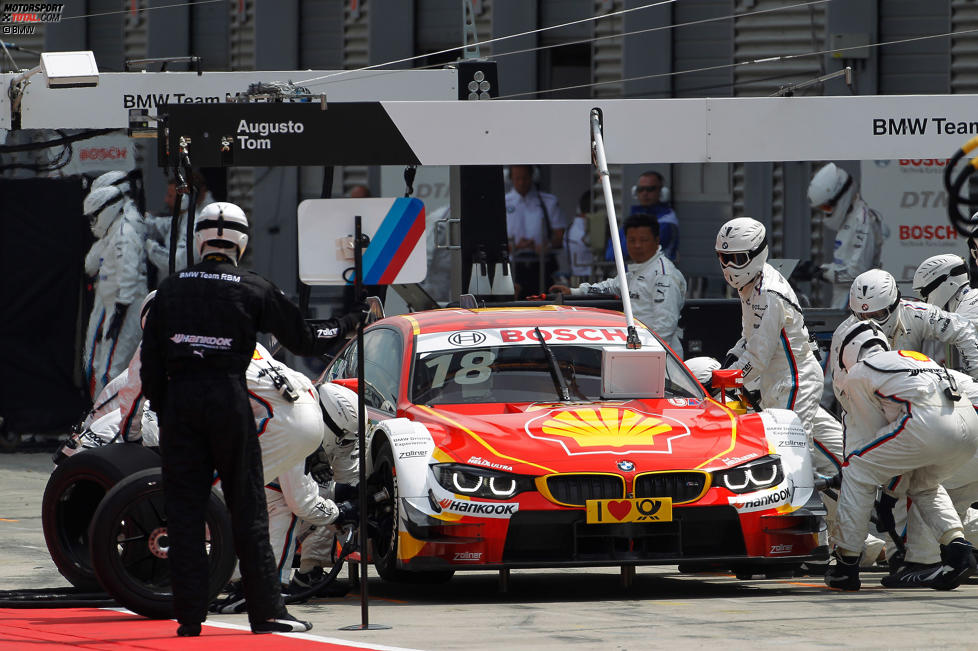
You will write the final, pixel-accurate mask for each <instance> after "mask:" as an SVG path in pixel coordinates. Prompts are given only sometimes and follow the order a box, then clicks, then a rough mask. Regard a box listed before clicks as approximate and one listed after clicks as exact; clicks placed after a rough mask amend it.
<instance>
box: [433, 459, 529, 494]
mask: <svg viewBox="0 0 978 651" xmlns="http://www.w3.org/2000/svg"><path fill="white" fill-rule="evenodd" d="M431 470H432V472H434V474H435V479H436V480H437V481H438V483H439V484H440V485H441V487H442V488H444V489H446V490H449V491H451V492H453V493H457V494H459V495H472V496H474V497H481V498H486V499H491V500H507V499H509V498H511V497H513V496H514V495H516V494H518V493H522V492H524V491H528V490H534V485H533V478H532V477H529V476H527V475H516V474H513V473H511V472H502V471H499V470H490V469H488V468H479V467H476V466H467V465H465V464H461V463H436V464H434V465H433V466H431Z"/></svg>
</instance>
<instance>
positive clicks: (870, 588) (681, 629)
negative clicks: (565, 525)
mask: <svg viewBox="0 0 978 651" xmlns="http://www.w3.org/2000/svg"><path fill="white" fill-rule="evenodd" d="M52 469H53V464H52V463H51V461H50V454H47V453H36V454H23V453H20V454H0V589H3V590H13V589H37V588H53V587H67V586H68V585H69V584H68V583H67V581H65V580H64V578H63V577H62V576H61V575H60V574H59V573H58V570H57V568H56V567H55V566H54V563H53V562H52V561H51V560H50V557H49V555H48V552H47V548H46V546H45V543H44V536H43V533H42V530H41V498H42V495H43V492H44V486H45V484H46V482H47V478H48V475H49V474H50V473H51V470H52ZM342 576H343V577H346V573H345V572H344V573H343V575H342ZM881 576H882V574H879V573H864V574H863V577H862V578H863V585H864V589H863V590H862V591H860V592H857V593H837V592H833V591H829V590H828V589H826V588H825V587H824V586H823V585H822V584H821V581H820V579H818V578H813V577H804V578H795V579H770V580H751V581H738V580H736V579H735V578H734V577H732V576H727V575H718V574H712V575H696V576H687V575H679V574H676V572H675V567H661V568H658V567H653V568H639V569H638V573H637V576H636V578H635V582H634V584H633V585H632V587H631V589H628V590H625V589H623V588H622V587H621V583H620V577H619V574H618V571H617V570H614V569H587V570H534V571H519V572H513V573H512V574H511V579H510V589H509V592H508V593H500V592H499V590H498V580H497V574H496V573H495V572H475V573H459V574H456V576H455V578H454V579H452V581H450V582H449V583H447V584H443V585H434V586H405V585H392V584H387V583H384V582H382V581H381V580H380V579H378V578H376V577H375V576H372V575H371V578H370V584H369V595H370V597H371V600H370V606H369V618H370V622H371V623H372V624H385V625H388V626H391V628H390V629H388V630H370V631H341V630H338V629H339V628H340V627H343V626H348V625H358V624H360V622H361V608H360V597H359V595H358V594H355V593H352V594H350V595H348V596H347V597H345V598H342V599H319V600H316V601H314V602H310V603H307V604H300V605H294V606H291V607H290V610H291V611H292V613H293V614H295V615H297V616H299V617H300V618H302V619H308V620H311V621H312V622H313V624H314V625H315V627H314V628H313V630H312V631H311V634H314V635H318V636H323V637H328V638H333V639H334V640H335V639H343V640H348V641H350V642H351V643H354V644H356V643H363V644H373V645H387V646H394V647H403V648H412V649H432V650H436V649H446V650H447V649H459V650H466V651H471V650H473V649H531V648H532V649H535V650H536V649H566V648H578V649H614V650H626V649H628V650H634V649H651V648H662V647H667V646H668V647H675V648H693V647H698V648H702V647H706V646H708V645H714V644H720V645H723V646H724V647H729V648H735V649H739V648H775V647H776V648H782V649H783V648H786V647H787V648H792V649H809V648H826V647H845V648H865V649H879V648H928V649H931V648H974V647H975V645H976V642H975V639H976V637H978V617H976V616H975V614H976V611H978V583H975V584H968V585H962V586H961V587H959V588H958V589H957V590H955V591H953V592H943V593H942V592H935V591H932V590H903V591H898V590H886V589H883V588H882V587H880V586H879V585H878V583H879V578H880V577H881ZM208 621H218V622H228V623H233V624H238V625H246V624H247V620H246V619H245V616H244V615H211V616H210V618H209V620H208Z"/></svg>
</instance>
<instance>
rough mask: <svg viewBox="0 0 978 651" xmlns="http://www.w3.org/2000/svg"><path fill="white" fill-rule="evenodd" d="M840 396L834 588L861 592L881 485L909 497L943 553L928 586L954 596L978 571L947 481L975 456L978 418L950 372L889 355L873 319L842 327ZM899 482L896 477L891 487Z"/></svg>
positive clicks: (913, 356)
mask: <svg viewBox="0 0 978 651" xmlns="http://www.w3.org/2000/svg"><path fill="white" fill-rule="evenodd" d="M835 336H836V337H838V338H839V340H840V342H839V345H838V351H839V364H838V369H837V370H838V374H837V375H836V378H835V379H836V392H837V394H838V395H839V402H840V404H841V405H842V407H843V408H844V409H845V411H846V416H845V425H846V464H845V467H844V468H843V471H842V489H841V490H840V494H839V505H838V510H837V511H836V518H837V520H838V531H837V532H833V535H832V538H833V542H834V543H835V545H836V549H835V551H834V553H833V557H834V561H835V562H834V564H832V565H830V566H829V569H828V571H827V572H826V574H825V583H826V584H827V585H828V586H829V587H833V588H840V589H842V590H858V589H859V587H860V581H859V551H860V549H861V548H862V544H863V541H864V540H865V538H866V534H867V532H868V529H869V519H870V512H871V510H872V509H873V500H874V498H875V496H876V489H877V487H878V486H881V485H882V486H884V489H885V490H884V493H885V494H886V495H889V496H891V497H894V496H900V495H908V496H909V497H910V498H911V499H912V500H913V501H914V502H915V503H916V504H917V506H918V507H919V508H920V514H921V517H923V519H924V520H925V521H926V522H927V524H928V525H929V526H931V527H932V528H933V529H934V530H935V531H936V532H939V542H940V543H941V544H942V545H944V546H945V547H944V551H943V553H942V561H943V567H942V571H941V573H940V575H939V576H937V577H935V578H934V579H933V581H932V582H931V584H930V587H933V588H935V589H939V590H950V589H953V588H955V587H957V585H958V584H959V583H960V581H961V579H962V578H964V577H966V576H968V575H969V574H971V573H973V572H974V570H975V558H974V554H973V551H974V548H973V547H972V546H971V543H969V542H968V541H967V540H965V538H964V535H963V528H962V525H961V519H960V518H959V517H958V514H957V512H956V511H955V508H954V505H953V504H952V502H951V499H950V498H949V497H948V495H947V492H946V491H945V489H944V488H943V487H942V486H941V485H940V482H941V481H943V480H945V479H946V478H947V477H949V476H951V474H952V473H953V472H954V471H955V470H956V469H957V468H958V467H959V466H961V465H962V464H963V463H965V462H966V461H968V460H970V459H971V458H972V457H974V456H975V453H976V452H978V416H976V414H975V410H974V407H972V405H971V403H970V402H969V401H968V400H967V399H962V397H961V395H960V394H959V393H957V392H956V390H955V386H954V383H953V382H952V381H951V380H950V379H949V376H948V373H947V371H945V369H944V368H942V367H941V366H939V365H937V364H936V363H934V362H933V361H931V360H930V359H929V358H927V357H926V356H925V355H923V354H922V353H918V352H915V351H905V350H898V351H890V350H889V343H888V342H887V340H886V338H885V336H884V334H883V332H882V331H881V330H880V329H879V327H878V326H877V324H876V322H875V321H873V320H871V319H870V320H865V321H857V322H854V323H850V324H848V325H846V326H844V327H840V328H839V329H838V330H837V331H836V333H835ZM894 478H896V479H894Z"/></svg>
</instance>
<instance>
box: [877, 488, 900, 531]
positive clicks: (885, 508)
mask: <svg viewBox="0 0 978 651" xmlns="http://www.w3.org/2000/svg"><path fill="white" fill-rule="evenodd" d="M896 503H897V498H895V497H891V496H889V495H887V494H886V493H883V494H882V495H881V496H880V498H879V500H877V502H876V504H875V508H876V530H877V531H879V532H880V533H887V532H888V531H891V530H893V529H896V521H895V520H894V519H893V507H894V506H896Z"/></svg>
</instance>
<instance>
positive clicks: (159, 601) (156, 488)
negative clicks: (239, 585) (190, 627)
mask: <svg viewBox="0 0 978 651" xmlns="http://www.w3.org/2000/svg"><path fill="white" fill-rule="evenodd" d="M206 524H207V538H206V541H207V556H208V562H209V577H208V595H207V598H208V601H212V600H213V599H214V598H215V597H216V596H217V595H218V594H219V593H220V591H221V590H222V589H223V588H224V586H225V585H227V582H228V579H230V578H231V572H233V571H234V563H235V555H234V548H233V545H232V541H231V536H232V534H231V518H230V516H229V514H228V511H227V509H226V508H225V507H224V504H223V503H222V502H221V500H220V499H218V497H217V496H216V495H215V494H214V493H211V495H210V499H209V501H208V503H207V513H206ZM89 535H90V536H91V540H92V566H93V568H94V570H95V574H96V576H98V579H99V581H100V582H101V584H102V587H103V588H104V589H105V591H106V592H108V593H109V594H110V595H111V596H112V597H113V598H115V600H116V601H118V602H119V603H120V604H121V605H123V606H125V607H126V608H128V609H129V610H131V611H133V612H134V613H138V614H140V615H143V616H145V617H150V618H152V619H169V618H172V617H173V616H174V615H173V593H172V589H171V583H170V564H169V561H168V560H167V551H168V548H169V543H168V541H167V535H166V515H165V514H164V510H163V478H162V473H161V471H160V470H159V469H158V468H151V469H149V470H144V471H141V472H138V473H136V474H135V475H132V476H131V477H128V478H126V479H124V480H122V481H121V482H119V483H118V484H117V485H116V486H115V488H113V489H112V490H111V491H109V493H108V494H107V495H106V496H105V499H103V500H102V503H101V504H100V505H99V507H98V510H97V511H96V512H95V519H94V520H92V526H91V530H90V534H89Z"/></svg>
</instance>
